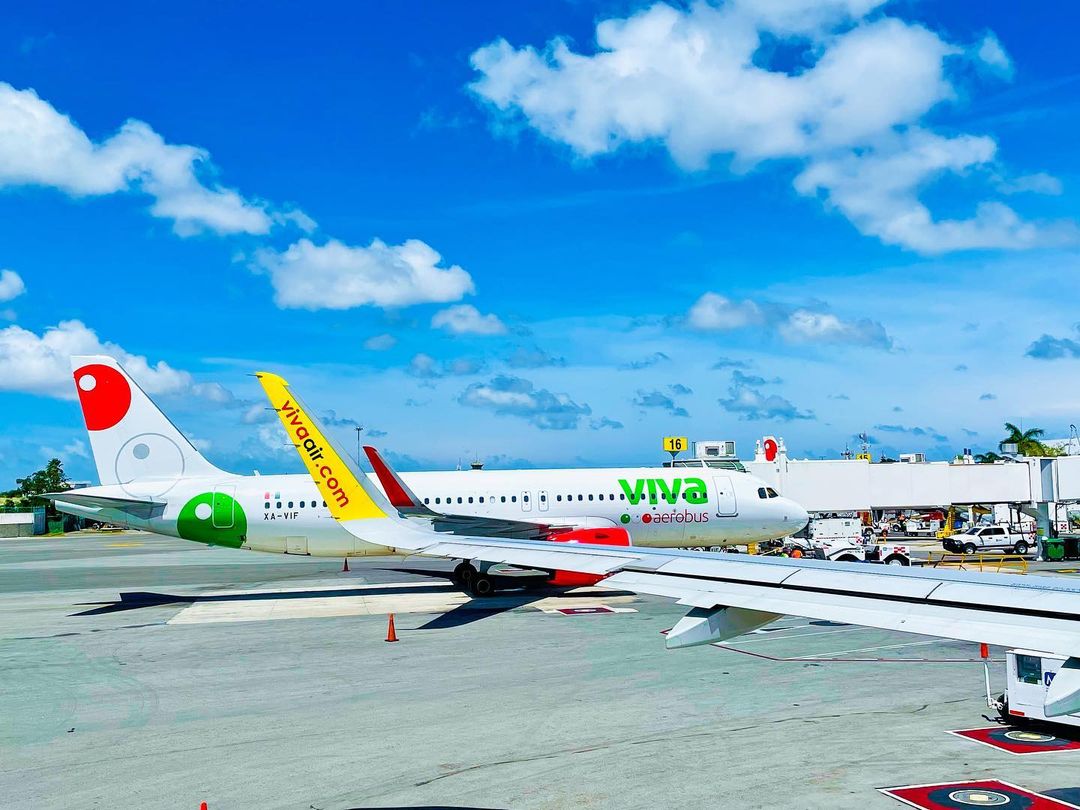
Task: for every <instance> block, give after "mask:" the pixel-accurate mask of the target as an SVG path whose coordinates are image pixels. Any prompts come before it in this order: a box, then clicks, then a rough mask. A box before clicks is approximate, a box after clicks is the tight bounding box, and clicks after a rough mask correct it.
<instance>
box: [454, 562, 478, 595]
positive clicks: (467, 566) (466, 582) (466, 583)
mask: <svg viewBox="0 0 1080 810" xmlns="http://www.w3.org/2000/svg"><path fill="white" fill-rule="evenodd" d="M477 573H478V572H477V570H476V568H474V567H473V564H472V563H471V562H468V561H465V562H461V563H458V566H457V568H455V569H454V573H453V581H454V584H455V585H457V586H458V587H459V588H463V589H464V590H471V588H472V582H473V579H474V578H475V577H476V575H477Z"/></svg>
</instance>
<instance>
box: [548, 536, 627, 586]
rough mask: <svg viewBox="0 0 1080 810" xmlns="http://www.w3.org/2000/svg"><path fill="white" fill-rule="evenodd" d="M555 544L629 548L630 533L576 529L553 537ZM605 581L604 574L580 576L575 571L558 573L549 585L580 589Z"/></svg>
mask: <svg viewBox="0 0 1080 810" xmlns="http://www.w3.org/2000/svg"><path fill="white" fill-rule="evenodd" d="M551 541H552V542H553V543H588V544H589V545H593V546H629V545H630V533H629V532H627V531H626V529H610V528H604V529H574V530H572V531H568V532H560V533H559V534H555V535H552V537H551ZM602 579H604V575H602V574H580V573H577V572H574V571H556V572H555V573H554V574H553V575H552V577H551V579H549V580H548V584H549V585H558V586H561V587H566V588H578V587H581V586H583V585H595V584H596V583H597V582H599V581H600V580H602Z"/></svg>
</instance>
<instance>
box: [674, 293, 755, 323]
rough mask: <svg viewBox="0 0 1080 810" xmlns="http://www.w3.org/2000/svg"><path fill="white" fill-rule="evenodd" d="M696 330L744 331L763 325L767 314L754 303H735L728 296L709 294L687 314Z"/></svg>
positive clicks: (698, 301)
mask: <svg viewBox="0 0 1080 810" xmlns="http://www.w3.org/2000/svg"><path fill="white" fill-rule="evenodd" d="M687 317H688V318H689V320H690V325H691V326H693V327H694V328H695V329H706V330H723V331H726V330H729V329H743V328H745V327H747V326H752V325H754V324H759V323H763V322H764V320H765V314H764V313H763V312H762V311H761V308H760V307H759V306H758V305H757V304H755V303H754V302H753V301H750V300H746V301H733V300H731V299H730V298H728V297H727V296H724V295H720V294H718V293H713V292H707V293H705V294H704V295H702V296H701V298H699V299H698V300H697V302H695V304H694V305H693V306H692V307H690V312H689V313H688V314H687Z"/></svg>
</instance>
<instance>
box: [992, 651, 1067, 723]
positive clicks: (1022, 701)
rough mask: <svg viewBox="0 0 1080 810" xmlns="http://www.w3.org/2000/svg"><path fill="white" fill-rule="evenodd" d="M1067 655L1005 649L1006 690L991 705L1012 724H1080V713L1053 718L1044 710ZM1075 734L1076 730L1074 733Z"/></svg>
mask: <svg viewBox="0 0 1080 810" xmlns="http://www.w3.org/2000/svg"><path fill="white" fill-rule="evenodd" d="M1066 660H1067V658H1066V656H1063V655H1049V654H1047V653H1042V652H1035V651H1034V650H1007V651H1006V652H1005V693H1004V694H1003V695H1001V696H1000V697H999V698H998V699H997V700H992V701H990V702H991V705H992V706H993V708H996V709H997V710H998V713H999V714H1000V715H1001V719H1002V720H1004V721H1005V722H1007V723H1011V724H1012V725H1027V724H1038V723H1053V724H1055V725H1066V726H1077V727H1080V714H1064V715H1060V716H1058V717H1054V718H1049V717H1047V716H1046V713H1045V712H1044V711H1043V709H1044V707H1045V704H1046V693H1047V691H1048V690H1049V689H1050V684H1052V683H1053V682H1054V678H1055V677H1057V674H1058V673H1059V672H1060V671H1061V668H1062V666H1064V664H1065V661H1066ZM1073 733H1075V732H1073Z"/></svg>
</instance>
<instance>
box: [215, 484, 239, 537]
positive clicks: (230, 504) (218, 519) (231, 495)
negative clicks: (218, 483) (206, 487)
mask: <svg viewBox="0 0 1080 810" xmlns="http://www.w3.org/2000/svg"><path fill="white" fill-rule="evenodd" d="M212 497H213V500H214V503H213V507H212V510H211V512H210V521H211V525H212V526H213V527H214V528H215V529H231V528H232V527H233V523H234V522H236V515H235V514H234V513H235V511H236V487H234V486H222V487H215V488H214V494H213V496H212Z"/></svg>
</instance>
